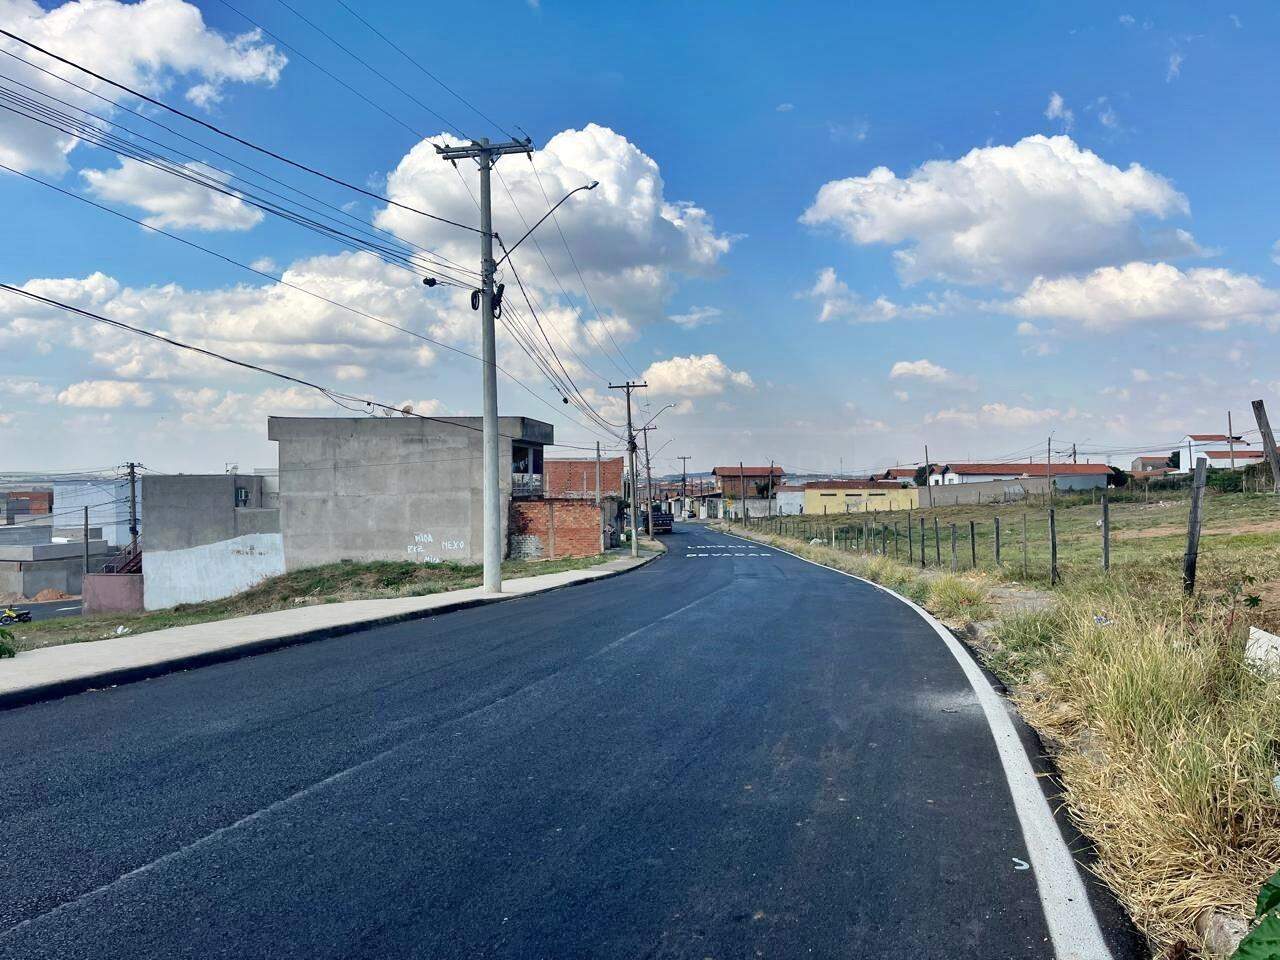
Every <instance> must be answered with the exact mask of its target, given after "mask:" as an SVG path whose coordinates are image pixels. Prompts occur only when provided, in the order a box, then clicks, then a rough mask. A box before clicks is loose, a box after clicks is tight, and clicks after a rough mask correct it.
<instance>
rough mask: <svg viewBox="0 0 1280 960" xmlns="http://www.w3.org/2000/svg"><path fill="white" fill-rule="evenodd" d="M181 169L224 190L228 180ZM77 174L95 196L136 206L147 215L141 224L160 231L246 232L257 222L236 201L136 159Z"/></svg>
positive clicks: (257, 215)
mask: <svg viewBox="0 0 1280 960" xmlns="http://www.w3.org/2000/svg"><path fill="white" fill-rule="evenodd" d="M186 167H187V169H188V170H190V171H191V172H192V173H193V174H195V175H197V176H199V177H202V178H206V179H207V180H209V181H211V182H214V183H217V184H221V185H225V184H226V183H227V182H228V180H229V179H230V178H229V177H228V176H227V174H225V173H223V172H222V171H221V170H215V169H213V168H212V167H207V166H205V165H204V164H200V163H189V164H187V165H186ZM80 175H81V176H83V177H84V178H85V181H86V183H87V185H88V187H89V192H90V193H92V194H93V195H94V196H95V197H97V198H98V199H100V200H103V201H105V202H107V203H124V204H128V205H129V206H131V207H139V208H141V209H142V210H145V211H146V212H147V214H148V216H146V217H144V218H143V221H142V222H143V223H146V224H148V225H149V226H152V227H159V228H160V229H165V228H168V227H179V228H181V227H189V228H191V229H193V230H248V229H249V228H250V227H253V226H256V225H257V224H258V223H259V222H261V220H262V211H261V210H259V209H257V208H256V207H252V206H250V205H249V204H247V203H245V202H244V201H243V200H241V199H240V198H239V197H238V196H228V195H227V194H225V193H219V192H218V191H216V190H211V189H210V188H209V187H205V186H201V185H200V184H198V183H192V182H191V181H189V180H183V179H181V178H179V177H175V176H173V175H172V174H169V173H166V172H164V171H163V170H158V169H157V168H155V167H153V166H150V165H148V164H145V163H141V162H139V161H137V160H131V159H128V158H124V159H122V160H121V161H120V166H118V167H116V168H115V169H113V170H82V171H80Z"/></svg>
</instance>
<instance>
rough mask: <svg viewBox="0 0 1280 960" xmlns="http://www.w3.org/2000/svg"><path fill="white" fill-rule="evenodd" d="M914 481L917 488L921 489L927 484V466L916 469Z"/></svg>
mask: <svg viewBox="0 0 1280 960" xmlns="http://www.w3.org/2000/svg"><path fill="white" fill-rule="evenodd" d="M915 481H916V486H917V487H923V486H924V485H925V484H927V483H928V482H929V466H928V464H925V465H924V466H923V467H916V475H915Z"/></svg>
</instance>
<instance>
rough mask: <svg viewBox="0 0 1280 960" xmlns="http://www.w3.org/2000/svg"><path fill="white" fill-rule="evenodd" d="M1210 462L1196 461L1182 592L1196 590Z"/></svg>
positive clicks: (1183, 562) (1188, 517) (1202, 459)
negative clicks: (1201, 524)
mask: <svg viewBox="0 0 1280 960" xmlns="http://www.w3.org/2000/svg"><path fill="white" fill-rule="evenodd" d="M1208 463H1209V461H1208V460H1206V459H1205V458H1204V457H1199V458H1197V460H1196V470H1195V480H1194V481H1193V482H1192V484H1191V510H1190V512H1189V513H1188V515H1187V553H1186V555H1185V556H1184V557H1183V558H1182V591H1183V593H1193V592H1194V591H1195V589H1196V561H1197V560H1198V559H1199V556H1200V507H1201V503H1202V502H1203V500H1204V471H1205V467H1206V466H1207V465H1208Z"/></svg>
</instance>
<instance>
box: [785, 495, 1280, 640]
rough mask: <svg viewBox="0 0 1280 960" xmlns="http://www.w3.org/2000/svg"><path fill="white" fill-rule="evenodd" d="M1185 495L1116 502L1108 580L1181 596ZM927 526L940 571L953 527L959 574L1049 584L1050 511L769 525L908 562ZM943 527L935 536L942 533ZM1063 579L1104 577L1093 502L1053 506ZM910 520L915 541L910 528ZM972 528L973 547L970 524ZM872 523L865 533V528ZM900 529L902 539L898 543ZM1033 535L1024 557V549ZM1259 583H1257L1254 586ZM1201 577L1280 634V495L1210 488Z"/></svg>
mask: <svg viewBox="0 0 1280 960" xmlns="http://www.w3.org/2000/svg"><path fill="white" fill-rule="evenodd" d="M1189 505H1190V501H1189V500H1188V499H1187V498H1186V497H1172V498H1166V499H1157V498H1153V499H1152V501H1151V502H1150V503H1147V502H1143V501H1142V500H1140V499H1138V500H1130V499H1118V500H1113V502H1112V503H1111V507H1110V513H1111V572H1110V575H1109V576H1108V577H1107V578H1106V579H1107V580H1108V581H1111V582H1113V583H1120V584H1124V585H1127V586H1129V587H1131V588H1132V589H1134V590H1142V591H1151V590H1155V591H1157V592H1160V593H1164V592H1166V591H1170V590H1172V591H1176V590H1177V589H1179V587H1180V584H1181V582H1182V557H1183V554H1184V552H1185V550H1186V543H1187V514H1188V510H1189ZM997 517H998V518H999V519H1000V546H1001V549H1000V554H1001V557H1000V559H1001V563H1000V564H999V565H998V566H997V564H996V562H995V520H996V518H997ZM922 519H923V520H924V522H925V561H926V564H927V566H928V567H929V568H930V569H932V568H934V567H935V566H937V565H939V563H940V564H941V566H942V567H943V568H944V569H948V570H949V569H951V563H952V548H951V536H952V529H953V527H954V531H955V544H956V547H955V557H956V569H957V570H958V571H966V570H970V569H972V568H973V567H974V563H973V560H974V555H975V553H976V559H977V564H976V566H977V568H978V569H979V570H981V571H983V572H985V573H986V574H988V575H989V576H992V577H994V578H996V579H999V580H1004V581H1011V582H1020V583H1026V584H1029V585H1033V586H1042V587H1047V586H1049V580H1050V537H1049V509H1048V507H1047V506H1042V505H1039V504H1037V505H1034V506H1032V505H1027V506H1023V505H1019V504H1004V505H990V504H982V505H970V506H954V507H937V508H934V509H924V510H918V511H913V512H912V513H911V514H910V516H908V514H906V513H902V512H895V513H874V514H852V515H849V516H840V517H817V516H813V517H787V518H785V519H774V520H772V521H765V522H763V524H761V527H760V528H761V529H763V530H765V531H767V532H771V533H785V534H789V535H791V536H796V537H803V538H805V539H809V538H812V537H820V538H822V539H823V540H824V541H827V542H828V543H829V542H830V539H831V533H832V530H833V528H834V531H835V534H836V545H837V548H838V549H841V550H849V551H861V550H863V548H864V536H869V537H870V538H871V539H870V545H871V547H872V548H873V549H874V551H875V552H877V553H879V552H881V550H882V549H883V550H884V552H886V553H887V555H888V556H890V557H895V558H896V559H899V560H901V561H903V562H907V561H908V556H910V558H911V562H913V563H915V564H916V565H919V563H920V521H921V520H922ZM935 520H936V521H937V527H936V529H937V534H938V535H937V538H936V540H935V534H934V531H935V526H934V522H935ZM1054 520H1055V525H1056V527H1057V540H1058V572H1059V577H1060V579H1061V582H1062V584H1063V585H1064V586H1074V587H1081V586H1087V585H1088V584H1090V583H1094V582H1097V583H1098V584H1099V585H1101V581H1102V579H1103V571H1102V506H1101V504H1100V503H1097V502H1095V500H1094V497H1092V496H1080V495H1074V496H1071V497H1062V498H1059V499H1058V501H1057V502H1056V503H1055V505H1054ZM908 523H910V527H911V531H912V532H911V534H910V536H908V533H907V527H908ZM971 523H972V533H973V535H972V541H971V539H970V529H971V527H970V524H971ZM864 525H865V526H864ZM895 529H896V538H895ZM1024 531H1025V550H1024ZM1250 578H1252V581H1253V582H1252V584H1250V583H1249V582H1248V581H1249V579H1250ZM1198 579H1199V583H1200V588H1201V591H1202V592H1215V591H1217V592H1226V591H1231V590H1234V589H1236V588H1237V587H1240V588H1241V592H1243V593H1245V594H1256V595H1259V596H1260V597H1261V598H1262V601H1263V605H1262V607H1261V608H1260V609H1258V610H1256V611H1251V612H1250V621H1251V622H1252V623H1253V624H1255V625H1257V626H1260V627H1263V628H1264V629H1272V630H1280V497H1277V496H1274V495H1271V494H1252V493H1226V494H1218V493H1214V492H1213V491H1206V494H1205V502H1204V516H1203V522H1202V525H1201V539H1200V560H1199V569H1198Z"/></svg>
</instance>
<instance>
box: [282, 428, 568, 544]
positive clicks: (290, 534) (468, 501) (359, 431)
mask: <svg viewBox="0 0 1280 960" xmlns="http://www.w3.org/2000/svg"><path fill="white" fill-rule="evenodd" d="M479 426H480V420H479V418H476V417H465V418H461V417H450V418H443V419H439V420H437V419H431V420H425V419H422V418H418V417H389V418H369V417H363V418H337V417H271V418H270V419H269V421H268V426H267V436H268V439H271V440H274V441H276V442H277V443H279V445H280V446H279V465H280V474H279V477H280V530H281V532H282V533H283V535H284V551H285V565H286V567H287V568H288V569H290V570H295V569H298V568H300V567H308V566H315V565H317V564H322V563H333V562H336V561H339V560H344V559H350V560H420V561H426V562H438V561H442V560H454V561H458V562H462V563H476V562H479V561H480V560H481V559H482V551H483V540H484V531H483V527H482V523H483V515H484V510H483V501H482V497H483V483H482V470H481V467H482V463H483V448H482V446H481V432H480V430H479V429H477V428H478V427H479ZM499 432H500V433H501V434H503V437H502V438H501V439H500V441H499V445H498V446H499V457H500V462H499V467H498V475H499V483H500V486H501V488H502V504H503V508H502V542H503V543H504V544H505V543H506V540H507V507H508V504H509V501H510V495H511V443H512V441H511V439H510V438H511V437H521V438H522V439H527V440H530V441H535V442H551V441H553V440H554V435H553V433H552V427H551V425H550V424H545V423H541V422H540V421H537V420H530V419H528V418H525V417H502V418H500V420H499Z"/></svg>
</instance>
